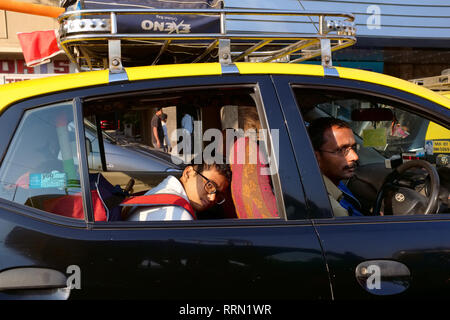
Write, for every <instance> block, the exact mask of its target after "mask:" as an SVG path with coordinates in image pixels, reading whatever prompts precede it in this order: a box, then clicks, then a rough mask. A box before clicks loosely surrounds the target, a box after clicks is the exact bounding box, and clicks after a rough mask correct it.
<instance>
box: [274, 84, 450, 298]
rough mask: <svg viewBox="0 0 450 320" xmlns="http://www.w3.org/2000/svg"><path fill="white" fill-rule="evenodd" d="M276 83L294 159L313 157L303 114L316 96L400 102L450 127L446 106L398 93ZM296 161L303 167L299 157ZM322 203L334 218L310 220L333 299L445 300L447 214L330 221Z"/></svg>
mask: <svg viewBox="0 0 450 320" xmlns="http://www.w3.org/2000/svg"><path fill="white" fill-rule="evenodd" d="M273 80H274V83H275V85H276V88H277V93H278V97H279V99H280V101H281V104H282V108H283V112H284V116H285V119H286V121H287V126H288V130H289V133H290V137H291V139H292V141H293V145H294V148H295V154H296V155H300V154H301V155H302V157H304V155H305V154H310V155H312V154H313V150H312V145H311V142H310V141H309V139H308V135H307V131H306V126H305V123H304V121H305V120H304V118H302V114H301V111H300V110H302V107H305V105H308V103H309V102H311V101H314V99H315V98H316V99H317V94H319V95H320V96H322V97H323V96H325V95H326V94H328V93H329V91H330V90H333V92H347V93H348V92H350V93H351V94H353V95H354V96H357V95H358V94H364V95H365V96H366V97H369V98H370V97H373V98H374V99H381V98H385V99H389V101H391V102H392V103H393V104H394V103H395V102H399V103H402V104H404V105H406V106H407V108H408V110H411V111H414V113H417V114H421V115H423V116H425V117H427V118H428V119H429V120H432V121H435V122H437V123H440V124H442V125H444V126H447V128H448V122H449V111H448V110H447V109H445V108H444V107H442V106H438V105H436V104H434V103H432V102H430V101H427V100H425V99H422V98H419V97H417V96H415V95H413V94H408V93H406V92H402V91H399V90H396V89H393V88H387V87H383V86H381V85H374V84H370V83H367V82H361V81H358V82H356V81H350V80H345V79H339V78H335V77H324V78H318V77H316V78H314V77H293V76H291V77H281V76H280V77H278V76H277V77H275V76H274V77H273ZM296 90H297V91H296ZM300 92H302V93H300ZM315 95H316V96H315ZM295 96H296V97H295ZM300 97H301V98H300ZM318 100H323V99H318ZM409 108H410V109H409ZM342 116H343V115H342ZM423 142H424V141H423V140H422V143H423ZM366 156H367V155H366ZM297 161H298V163H299V164H298V165H299V167H301V166H302V163H301V162H302V161H301V158H300V157H299V156H297ZM310 164H311V163H310ZM303 165H304V164H303ZM317 167H318V165H317V162H316V163H315V164H314V168H313V172H314V175H315V176H313V175H304V174H302V179H303V184H304V185H305V196H306V198H311V199H312V198H314V197H316V196H317V195H316V194H315V193H317V192H319V191H320V192H323V191H324V190H323V188H321V189H320V190H318V189H313V188H308V185H315V184H316V183H317V181H321V182H322V179H321V177H320V176H319V175H318V174H317V172H318V170H317ZM305 171H306V168H305ZM373 175H374V174H372V176H373ZM442 178H448V176H441V180H443V179H442ZM380 179H381V178H380ZM381 182H382V179H381ZM444 200H445V199H444ZM325 202H326V204H327V211H328V212H329V213H330V214H329V216H328V217H326V216H324V217H317V218H315V219H313V223H314V226H315V228H316V230H317V232H318V234H319V237H320V241H321V244H322V246H323V250H324V254H325V257H326V260H327V264H328V266H329V272H330V278H331V279H332V287H333V296H334V298H335V299H366V298H380V297H399V298H407V297H408V298H418V297H421V298H436V297H437V298H443V297H448V294H449V292H450V291H449V289H450V287H449V282H448V279H449V278H450V271H449V270H450V269H449V261H450V233H449V231H450V229H449V228H450V218H449V216H448V214H445V213H441V214H429V215H419V214H416V215H393V216H362V217H357V216H351V217H333V216H332V210H331V207H330V206H329V202H328V201H325Z"/></svg>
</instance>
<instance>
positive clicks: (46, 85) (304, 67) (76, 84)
mask: <svg viewBox="0 0 450 320" xmlns="http://www.w3.org/2000/svg"><path fill="white" fill-rule="evenodd" d="M235 66H236V67H237V69H238V70H239V73H240V74H243V75H249V74H280V75H306V76H316V77H325V68H326V67H323V66H320V65H309V64H288V63H246V62H237V63H235ZM334 69H335V71H337V74H338V76H337V75H336V76H333V77H339V78H342V79H350V80H356V81H362V82H369V83H374V84H378V85H382V86H387V87H393V88H396V89H399V90H402V91H405V92H409V93H413V94H416V95H418V96H420V97H423V98H425V99H428V100H431V101H433V102H435V103H438V104H440V105H443V106H445V107H447V108H450V99H448V98H446V97H444V96H443V95H440V94H438V93H435V92H433V91H431V90H429V89H427V88H424V87H422V86H418V85H415V84H413V83H411V82H408V81H406V80H402V79H399V78H395V77H392V76H388V75H384V74H381V73H376V72H371V71H365V70H359V69H351V68H343V67H336V68H334ZM125 71H126V74H127V77H128V80H129V81H131V82H132V81H139V80H147V79H162V78H177V77H192V76H213V75H222V65H221V64H220V63H197V64H196V63H192V64H170V65H155V66H144V67H132V68H125ZM327 77H328V76H327ZM109 82H110V73H109V71H108V70H101V71H89V72H80V73H73V74H68V75H61V76H52V77H47V78H41V79H35V80H26V81H22V82H17V83H11V84H6V85H2V86H0V112H3V111H4V110H5V109H6V108H7V107H8V106H9V105H10V104H12V103H14V102H17V101H20V100H23V99H27V98H31V97H33V96H38V95H43V94H49V93H55V92H60V91H65V90H71V89H77V88H83V87H90V86H97V85H105V84H108V83H109Z"/></svg>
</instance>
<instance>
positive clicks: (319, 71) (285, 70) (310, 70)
mask: <svg viewBox="0 0 450 320" xmlns="http://www.w3.org/2000/svg"><path fill="white" fill-rule="evenodd" d="M236 66H237V68H238V69H239V72H240V73H242V74H293V75H295V74H299V75H307V76H319V77H323V76H324V75H325V73H324V70H323V67H322V66H319V65H310V64H287V63H264V64H262V63H248V62H247V63H246V62H238V63H236Z"/></svg>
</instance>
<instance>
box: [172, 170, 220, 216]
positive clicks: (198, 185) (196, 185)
mask: <svg viewBox="0 0 450 320" xmlns="http://www.w3.org/2000/svg"><path fill="white" fill-rule="evenodd" d="M201 174H202V175H203V176H205V177H206V178H207V179H208V180H210V181H211V182H213V183H214V184H215V186H216V189H217V192H220V193H222V194H224V193H225V190H226V188H228V186H229V182H228V180H227V178H226V177H225V176H223V175H222V174H220V173H219V172H218V171H217V170H216V169H215V168H211V169H209V170H204V171H203V172H201ZM181 181H182V183H183V186H184V190H185V191H186V194H187V196H188V198H189V202H190V203H191V206H192V208H194V210H195V211H197V212H199V211H204V210H207V209H209V208H211V207H212V206H213V205H214V204H215V203H217V199H218V197H216V194H215V193H213V194H208V193H207V192H206V190H205V184H206V183H207V182H208V181H207V180H206V179H205V178H203V177H202V176H201V175H200V174H197V173H196V172H195V171H194V168H193V167H192V166H188V167H186V168H185V169H184V171H183V175H182V179H181Z"/></svg>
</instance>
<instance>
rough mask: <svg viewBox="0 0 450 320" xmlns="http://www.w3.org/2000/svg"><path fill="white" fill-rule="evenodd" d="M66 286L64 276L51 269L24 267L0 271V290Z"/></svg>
mask: <svg viewBox="0 0 450 320" xmlns="http://www.w3.org/2000/svg"><path fill="white" fill-rule="evenodd" d="M66 286H67V278H66V276H65V275H64V274H63V273H62V272H60V271H57V270H53V269H46V268H34V267H26V268H15V269H9V270H6V271H2V272H0V291H5V290H27V289H57V288H65V287H66Z"/></svg>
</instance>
